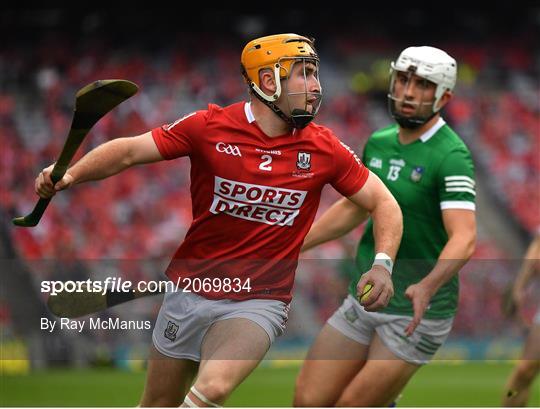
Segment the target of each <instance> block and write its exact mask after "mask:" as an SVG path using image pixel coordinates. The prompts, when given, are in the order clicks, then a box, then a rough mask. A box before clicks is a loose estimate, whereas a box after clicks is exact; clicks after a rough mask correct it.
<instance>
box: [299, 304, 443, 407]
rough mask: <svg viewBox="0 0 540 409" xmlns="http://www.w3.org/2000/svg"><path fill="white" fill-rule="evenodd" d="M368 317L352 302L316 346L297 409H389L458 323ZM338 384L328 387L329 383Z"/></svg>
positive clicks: (329, 324)
mask: <svg viewBox="0 0 540 409" xmlns="http://www.w3.org/2000/svg"><path fill="white" fill-rule="evenodd" d="M411 319H412V317H408V316H403V315H392V314H384V313H377V312H366V311H365V310H364V307H362V306H361V305H360V303H359V302H358V301H357V300H356V299H355V298H353V297H352V296H350V295H349V296H348V297H347V298H346V299H345V300H344V302H343V304H342V305H341V307H339V308H338V309H337V310H336V312H335V313H334V314H333V315H332V316H331V317H330V318H329V319H328V321H327V322H326V324H325V325H324V327H323V329H322V330H321V332H320V333H319V335H318V336H317V338H316V339H315V341H314V342H313V344H312V346H311V348H310V350H309V351H308V354H307V356H306V359H305V361H304V364H303V366H302V368H301V370H300V373H299V375H298V378H297V380H296V387H295V396H294V406H310V407H312V406H317V407H328V406H336V407H344V406H355V407H365V406H369V407H388V406H393V404H394V403H395V402H396V400H397V399H399V396H400V394H401V391H402V390H403V388H404V387H405V386H406V385H407V383H408V382H409V380H410V379H411V378H412V376H413V375H414V374H415V373H416V371H417V370H418V369H419V368H421V366H422V365H423V364H425V363H427V362H429V361H430V360H431V359H432V358H433V355H434V354H435V353H436V351H437V350H438V348H439V347H440V346H441V345H442V344H443V343H444V342H445V340H446V338H447V337H448V335H449V333H450V330H451V327H452V323H453V319H452V318H449V319H441V320H428V319H423V320H421V321H420V324H419V325H418V326H417V327H416V329H415V331H414V332H413V334H412V335H411V336H410V337H407V336H406V335H405V329H406V328H407V326H408V325H409V323H410V321H411ZM328 378H330V379H332V382H327V381H326V379H328Z"/></svg>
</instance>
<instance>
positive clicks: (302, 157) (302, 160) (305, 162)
mask: <svg viewBox="0 0 540 409" xmlns="http://www.w3.org/2000/svg"><path fill="white" fill-rule="evenodd" d="M296 167H297V168H298V170H306V171H308V170H310V169H311V153H309V152H302V151H300V152H298V160H297V161H296Z"/></svg>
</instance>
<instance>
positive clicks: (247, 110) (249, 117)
mask: <svg viewBox="0 0 540 409" xmlns="http://www.w3.org/2000/svg"><path fill="white" fill-rule="evenodd" d="M244 112H245V113H246V118H247V120H248V122H249V123H252V122H255V117H254V116H253V112H252V111H251V102H246V103H245V104H244Z"/></svg>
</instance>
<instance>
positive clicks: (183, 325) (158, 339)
mask: <svg viewBox="0 0 540 409" xmlns="http://www.w3.org/2000/svg"><path fill="white" fill-rule="evenodd" d="M288 312H289V305H288V304H285V303H284V302H282V301H276V300H266V299H251V300H246V301H233V300H208V299H206V298H204V297H202V296H200V295H198V294H194V293H188V292H182V291H179V292H173V293H166V294H165V297H164V298H163V304H162V305H161V309H160V310H159V314H158V317H157V319H156V325H155V326H154V332H153V334H152V341H153V343H154V346H155V347H156V349H157V350H158V351H159V352H161V353H162V354H163V355H166V356H169V357H171V358H178V359H190V360H193V361H197V362H199V361H200V360H201V344H202V340H203V338H204V336H205V334H206V331H208V328H210V326H211V325H212V324H213V323H215V322H217V321H222V320H226V319H230V318H246V319H248V320H251V321H253V322H255V323H256V324H258V325H260V326H261V327H262V328H263V329H264V330H265V331H266V333H267V334H268V338H269V339H270V343H272V342H274V339H275V338H276V337H277V336H280V335H281V334H282V333H283V331H284V329H285V323H286V322H287V314H288ZM238 335H239V336H242V334H238Z"/></svg>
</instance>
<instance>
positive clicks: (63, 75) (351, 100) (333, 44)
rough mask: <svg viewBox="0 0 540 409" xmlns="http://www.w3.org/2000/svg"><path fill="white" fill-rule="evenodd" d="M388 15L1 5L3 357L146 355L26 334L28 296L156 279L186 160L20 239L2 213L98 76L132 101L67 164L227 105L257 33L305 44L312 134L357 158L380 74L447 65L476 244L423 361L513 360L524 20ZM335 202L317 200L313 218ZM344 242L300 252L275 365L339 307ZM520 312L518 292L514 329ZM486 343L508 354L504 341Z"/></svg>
mask: <svg viewBox="0 0 540 409" xmlns="http://www.w3.org/2000/svg"><path fill="white" fill-rule="evenodd" d="M402 7H403V5H401V6H399V8H397V9H393V6H389V7H388V9H385V10H383V9H376V10H365V11H363V12H361V13H360V12H351V13H349V12H345V11H343V10H341V12H340V11H338V10H326V9H324V8H323V9H321V10H319V11H318V13H308V12H306V11H305V10H297V9H288V10H279V11H276V14H275V15H272V16H265V15H262V14H256V13H253V14H249V13H246V11H245V10H244V11H239V12H235V11H231V10H228V11H223V10H221V11H220V10H213V11H205V12H204V13H202V12H201V13H200V14H197V15H193V16H192V15H179V14H176V13H173V12H172V11H167V10H163V11H161V12H160V13H157V12H154V11H150V10H146V11H125V10H122V11H121V10H115V9H105V10H91V9H84V8H83V9H82V10H80V11H77V12H75V11H72V10H64V9H46V10H31V9H30V10H24V11H23V10H17V9H4V10H3V11H2V13H1V18H0V23H1V24H0V33H1V37H2V39H3V40H2V44H1V46H0V152H1V162H0V198H1V205H0V213H1V231H0V233H1V234H0V236H1V246H2V248H1V252H2V253H1V254H2V259H1V263H2V266H1V270H2V271H1V272H0V274H1V277H2V278H1V280H0V282H1V286H0V328H1V329H2V331H1V333H2V342H3V343H4V345H7V343H8V341H9V342H11V341H13V340H15V341H16V342H18V343H17V344H16V346H14V347H13V351H15V352H13V354H14V356H15V355H16V354H19V353H20V351H21V350H22V351H26V352H24V353H25V354H26V355H27V356H29V357H30V358H32V359H33V362H34V363H35V362H46V361H47V360H49V361H50V362H49V363H55V362H58V361H62V360H64V358H65V360H69V359H68V358H66V357H68V356H71V357H77V359H79V360H82V361H83V362H91V361H93V360H96V359H99V357H100V356H105V357H109V358H110V357H111V356H113V355H114V354H117V353H118V351H124V352H123V355H122V356H124V357H125V356H126V355H125V351H126V348H128V349H129V348H134V347H133V345H135V344H136V345H147V344H148V342H149V339H150V332H149V331H148V332H146V333H141V332H140V331H139V332H137V333H130V334H126V333H119V332H117V333H114V334H112V333H86V334H82V335H80V336H76V337H74V339H66V338H69V336H66V335H65V334H57V336H55V337H54V338H53V337H52V336H51V337H47V336H46V334H43V332H42V331H40V330H39V323H38V320H39V317H40V316H42V315H43V314H45V315H47V314H49V313H48V312H47V310H46V307H45V305H44V301H45V299H46V294H41V293H39V284H40V282H41V280H74V279H86V278H94V279H100V278H102V277H104V276H111V275H122V277H124V278H126V279H131V280H133V281H135V280H138V279H146V280H150V279H153V280H156V279H162V278H163V274H162V273H163V269H164V267H165V266H166V264H167V262H168V260H169V258H170V257H171V256H172V254H173V252H174V251H175V249H176V248H177V246H178V245H179V243H180V241H181V240H182V238H183V237H184V235H185V232H186V230H187V228H188V227H189V224H190V221H191V202H190V198H189V196H190V195H189V159H187V158H184V159H178V160H176V161H173V162H163V163H159V164H152V165H148V166H144V167H137V168H134V169H130V170H128V171H126V172H125V173H123V174H122V175H121V176H119V177H113V178H110V179H107V180H105V181H101V182H96V183H90V184H84V185H80V186H75V187H74V188H72V189H71V190H69V191H68V192H64V193H62V194H59V195H57V197H55V199H54V201H53V202H52V204H51V205H50V206H49V208H48V209H47V212H46V214H45V216H44V217H43V219H42V220H41V222H40V224H39V225H38V226H36V227H35V228H29V229H24V228H15V227H13V226H12V225H11V218H12V217H15V216H19V215H23V214H27V213H29V211H30V210H31V209H32V208H33V206H34V204H35V202H36V195H35V193H34V190H33V186H34V178H35V177H36V175H37V174H38V173H39V171H40V170H41V169H43V168H44V167H46V166H48V165H49V164H51V163H52V162H53V161H54V160H55V158H56V156H57V155H58V153H59V152H60V150H61V147H62V146H63V143H64V142H65V138H66V136H67V130H68V129H69V126H70V121H71V117H72V110H73V105H74V96H75V93H76V91H77V90H78V89H80V88H82V87H83V86H84V85H86V84H88V83H90V82H92V81H95V80H98V79H107V78H124V79H128V80H131V81H133V82H135V83H137V84H138V85H139V87H140V91H139V93H138V94H137V95H136V96H135V97H133V98H131V99H130V100H128V101H127V102H125V103H123V104H122V105H121V106H119V107H118V108H116V109H115V110H114V111H113V112H111V113H110V114H108V115H107V116H105V117H104V118H103V119H101V120H100V121H99V123H98V124H97V125H95V126H94V128H93V129H92V131H91V133H90V134H89V135H88V137H87V138H86V141H85V142H84V144H83V145H82V147H81V148H80V150H79V153H78V155H77V158H80V157H81V155H82V154H84V153H85V152H87V151H88V150H90V149H92V148H94V147H96V146H97V145H99V144H101V143H103V142H105V141H107V140H110V139H113V138H117V137H123V136H132V135H137V134H140V133H143V132H146V131H148V130H150V129H152V128H154V127H158V126H160V125H162V124H164V123H170V122H172V121H174V120H175V119H177V118H179V117H181V116H183V115H184V114H186V113H189V112H191V111H193V110H196V109H204V108H205V107H206V106H207V104H208V103H217V104H219V105H223V106H224V105H227V104H230V103H232V102H236V101H239V100H245V98H246V96H247V93H246V86H245V84H244V83H243V80H242V78H241V75H240V62H239V60H240V53H241V51H242V48H243V46H244V45H245V43H247V41H249V40H250V39H252V38H255V37H258V36H262V35H267V34H274V33H279V32H296V33H299V34H304V35H308V36H313V37H315V38H316V46H317V49H318V51H319V53H320V56H321V60H322V63H321V72H320V75H321V80H322V84H323V92H324V99H323V105H322V107H321V110H320V114H319V116H318V118H317V120H316V121H317V122H318V123H321V124H324V125H327V126H329V127H330V128H332V129H333V130H334V131H335V133H336V134H337V135H338V136H339V137H340V138H341V139H342V140H343V141H344V142H345V143H347V144H348V145H349V146H351V147H352V148H353V149H355V150H356V151H357V153H361V151H362V148H363V145H364V143H365V141H366V139H367V138H368V137H369V135H370V134H371V132H373V131H374V130H375V129H377V128H379V127H382V126H385V125H387V124H389V123H390V122H391V118H390V117H389V115H388V112H387V105H386V104H387V103H386V93H387V88H388V69H389V64H390V62H391V61H392V60H393V59H395V58H396V57H397V55H398V54H399V52H400V51H401V50H402V49H403V48H405V47H407V46H410V45H432V46H436V47H439V48H442V49H444V50H445V51H447V52H448V53H449V54H451V55H452V56H454V57H455V58H456V59H457V61H458V74H459V78H458V84H457V87H456V90H455V98H454V100H453V101H452V102H451V103H450V105H449V106H448V108H447V109H446V110H445V112H444V113H443V117H444V118H445V120H446V121H447V122H448V123H449V124H450V125H451V126H452V127H453V128H454V129H455V130H456V131H457V132H458V134H459V135H461V137H462V138H463V139H464V140H465V141H466V143H467V144H468V145H469V147H470V148H471V151H472V153H473V157H474V160H475V164H476V171H477V185H478V218H479V241H478V246H477V251H476V253H475V255H474V260H472V261H471V262H470V263H469V264H468V265H467V266H466V267H465V268H464V269H463V271H462V272H461V273H460V276H461V295H460V297H461V298H460V309H459V313H458V318H457V320H456V324H455V327H454V331H453V332H452V336H451V339H450V341H449V344H448V345H449V346H448V347H447V349H446V350H445V351H446V352H445V351H442V352H441V353H442V356H448V357H458V358H465V359H477V358H478V359H482V358H485V357H486V356H488V357H493V356H495V357H501V358H506V357H509V356H512V354H515V353H516V351H517V350H518V349H517V348H518V344H517V342H519V340H520V339H521V336H522V335H523V333H522V327H521V326H520V325H519V324H517V323H516V322H513V321H510V320H508V319H507V318H505V317H503V316H502V313H501V308H500V306H501V296H502V294H503V292H504V289H505V288H506V287H507V286H508V285H509V284H510V283H511V282H512V280H513V278H514V277H515V274H516V273H517V269H518V268H519V265H520V262H521V257H522V256H523V252H524V248H525V246H526V245H527V244H528V241H529V240H530V239H531V235H532V233H533V232H534V231H535V230H536V229H537V228H538V226H540V177H539V175H540V79H539V73H540V49H539V48H540V43H539V42H538V38H540V36H539V35H540V8H538V7H536V8H534V7H532V8H523V9H521V10H519V9H518V8H517V7H510V6H504V7H502V8H500V7H499V6H498V7H497V10H491V11H487V12H486V11H485V10H482V11H476V12H475V11H472V10H468V11H467V12H464V11H463V10H452V11H437V10H435V9H433V10H423V9H422V10H421V9H406V10H403V9H402ZM337 198H338V196H337V193H335V192H334V191H332V190H331V189H325V192H324V194H323V198H322V201H321V207H320V212H322V211H324V209H326V208H327V207H328V206H329V205H331V204H332V203H333V202H334V200H336V199H337ZM361 231H362V228H361V227H360V228H359V229H357V230H355V231H354V232H353V233H351V234H350V235H349V236H347V237H346V238H344V239H342V240H339V241H336V242H333V243H329V244H327V245H324V246H321V247H319V248H317V249H314V250H312V251H310V252H308V253H306V254H305V255H304V260H303V261H302V262H301V263H300V266H299V269H298V274H297V281H296V286H295V297H296V298H295V301H294V302H293V308H292V312H291V320H290V324H289V330H288V332H287V333H286V335H285V336H284V337H283V338H282V339H281V340H280V342H278V343H277V344H276V346H277V347H278V351H279V346H280V345H286V344H287V345H289V346H290V345H296V346H298V347H299V348H302V346H305V345H306V344H307V343H308V342H310V340H311V338H312V337H313V335H314V334H315V333H316V332H317V331H318V329H319V328H320V327H321V326H322V325H323V323H324V321H325V320H326V318H328V316H329V315H330V314H331V313H332V311H333V309H334V308H335V307H336V306H337V305H339V303H340V302H341V299H342V297H343V296H344V294H345V293H346V285H347V277H348V273H347V272H348V269H350V268H351V261H352V260H351V257H352V255H353V254H354V251H355V245H356V241H357V239H358V238H359V237H360V234H361ZM321 259H322V260H324V261H323V262H321V261H319V260H321ZM314 261H315V262H314ZM535 292H536V294H534V293H535ZM538 302H539V298H538V287H535V288H534V289H533V290H531V302H530V315H532V314H533V313H534V309H535V308H536V305H538ZM157 308H159V299H158V297H155V299H149V300H142V301H137V302H135V303H132V305H130V306H129V307H127V306H125V307H119V308H115V309H113V310H111V311H108V312H106V313H105V314H104V315H105V316H126V317H127V316H130V317H134V316H136V317H146V318H147V319H150V320H152V322H153V319H154V318H155V315H156V314H157ZM49 316H50V315H49ZM503 338H504V339H507V338H508V339H512V340H514V341H516V343H510V344H508V343H507V344H505V343H504V342H507V341H504V342H503ZM508 342H510V341H508ZM80 345H84V348H82V347H81V346H80ZM126 345H127V347H126ZM285 349H286V348H285V347H283V350H285ZM81 350H84V351H86V352H84V353H82V352H80V351H81ZM4 351H11V349H7V348H5V349H4ZM55 351H56V352H55ZM66 351H71V352H70V353H69V354H68V353H67V352H66ZM73 351H79V352H73ZM8 354H9V352H8ZM445 354H446V355H445ZM490 354H491V355H490ZM45 356H47V357H49V358H47V359H45ZM63 357H64V358H63ZM8 358H9V357H8Z"/></svg>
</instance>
